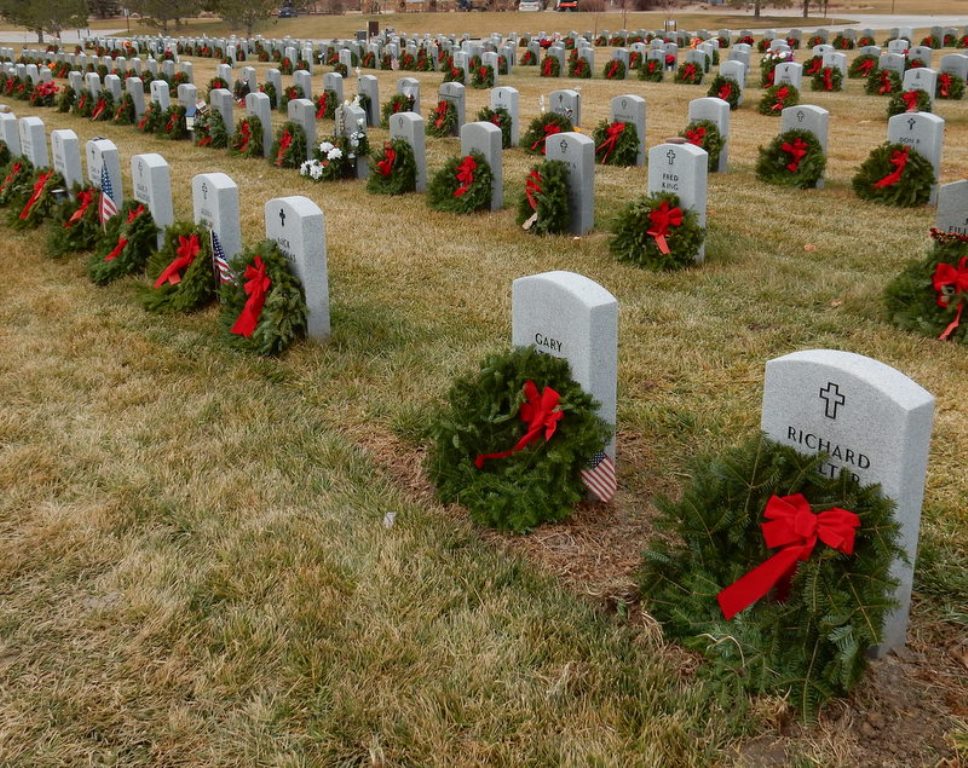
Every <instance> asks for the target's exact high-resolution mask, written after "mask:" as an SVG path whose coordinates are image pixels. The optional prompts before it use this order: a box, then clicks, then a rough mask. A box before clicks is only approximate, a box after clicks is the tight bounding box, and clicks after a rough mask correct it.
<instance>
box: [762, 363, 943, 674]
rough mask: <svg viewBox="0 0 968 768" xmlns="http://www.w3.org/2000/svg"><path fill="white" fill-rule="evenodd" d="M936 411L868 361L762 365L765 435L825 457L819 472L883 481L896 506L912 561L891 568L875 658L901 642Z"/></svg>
mask: <svg viewBox="0 0 968 768" xmlns="http://www.w3.org/2000/svg"><path fill="white" fill-rule="evenodd" d="M933 414H934V397H933V396H932V395H931V394H930V393H929V392H927V391H926V390H924V389H922V388H921V387H920V386H918V385H917V384H916V383H915V382H913V381H912V380H911V379H909V378H908V377H907V376H905V375H904V374H902V373H901V372H900V371H897V370H895V369H894V368H891V367H889V366H887V365H885V364H884V363H881V362H879V361H877V360H872V359H871V358H869V357H863V356H861V355H857V354H853V353H851V352H840V351H834V350H828V349H815V350H807V351H803V352H794V353H793V354H789V355H786V356H784V357H780V358H776V359H774V360H770V361H769V362H768V363H767V364H766V380H765V382H764V385H763V412H762V417H761V425H760V428H761V429H762V430H763V432H765V433H766V434H767V435H768V436H769V437H771V438H772V439H773V440H776V441H777V442H779V443H781V444H783V445H788V446H791V447H793V448H795V449H796V450H798V451H800V452H802V453H807V454H809V453H825V454H827V457H828V460H827V462H826V463H824V464H823V465H822V467H821V470H820V471H821V473H822V474H824V475H826V476H829V477H835V476H837V475H838V474H839V473H840V472H841V470H845V471H847V472H849V473H851V474H852V475H853V476H854V477H855V478H857V479H858V480H859V481H860V482H861V483H863V484H865V485H867V484H872V483H880V485H881V490H882V491H883V492H884V494H885V495H886V496H887V497H889V498H891V499H892V500H893V501H894V502H895V504H896V505H897V506H896V511H895V519H896V520H897V522H898V523H899V524H900V525H901V540H900V544H901V546H902V547H903V549H904V550H905V552H906V553H907V556H908V560H909V562H908V563H904V562H901V561H896V562H895V563H894V564H893V566H892V569H891V572H892V575H893V576H894V577H895V578H897V579H899V581H900V585H899V587H898V588H897V590H896V592H895V595H894V596H895V598H896V599H897V600H898V602H899V603H900V607H899V608H898V609H897V610H895V611H894V612H893V613H891V614H890V615H889V616H888V617H887V618H886V620H885V625H884V628H883V634H884V640H883V643H882V644H881V645H880V646H879V648H878V655H883V654H885V653H887V652H888V651H889V650H891V649H892V648H897V647H900V646H902V645H904V642H905V635H906V631H907V619H908V611H909V609H910V604H911V582H912V576H913V573H914V564H915V559H916V557H917V547H918V529H919V525H920V519H921V501H922V499H923V497H924V478H925V472H926V470H927V465H928V447H929V444H930V441H931V426H932V421H933Z"/></svg>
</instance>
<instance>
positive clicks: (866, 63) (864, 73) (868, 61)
mask: <svg viewBox="0 0 968 768" xmlns="http://www.w3.org/2000/svg"><path fill="white" fill-rule="evenodd" d="M878 68H879V61H878V58H877V56H875V55H874V54H872V53H862V54H861V55H860V56H858V57H857V58H855V59H854V60H853V61H852V62H850V66H849V67H847V77H849V78H850V79H851V80H860V79H862V78H863V79H866V78H869V77H870V76H871V75H872V74H873V73H874V72H876V71H877V70H878Z"/></svg>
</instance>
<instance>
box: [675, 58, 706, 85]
mask: <svg viewBox="0 0 968 768" xmlns="http://www.w3.org/2000/svg"><path fill="white" fill-rule="evenodd" d="M702 78H703V68H702V67H701V66H699V65H698V64H695V63H694V62H691V61H686V62H683V63H682V64H680V65H679V67H678V68H677V69H676V75H675V82H677V83H680V84H684V85H701V84H702Z"/></svg>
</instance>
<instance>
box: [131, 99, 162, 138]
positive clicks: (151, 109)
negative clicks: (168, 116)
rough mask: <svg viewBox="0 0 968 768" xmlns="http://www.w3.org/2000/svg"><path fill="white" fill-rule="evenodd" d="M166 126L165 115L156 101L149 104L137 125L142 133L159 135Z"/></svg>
mask: <svg viewBox="0 0 968 768" xmlns="http://www.w3.org/2000/svg"><path fill="white" fill-rule="evenodd" d="M164 126H165V113H164V111H163V110H162V108H161V107H160V106H159V105H158V104H157V103H156V102H154V101H150V102H148V105H147V106H146V107H145V111H144V113H143V114H142V115H141V119H140V120H139V121H138V122H137V124H136V125H135V128H137V129H138V130H139V131H141V132H142V133H158V132H159V131H161V129H162V128H164Z"/></svg>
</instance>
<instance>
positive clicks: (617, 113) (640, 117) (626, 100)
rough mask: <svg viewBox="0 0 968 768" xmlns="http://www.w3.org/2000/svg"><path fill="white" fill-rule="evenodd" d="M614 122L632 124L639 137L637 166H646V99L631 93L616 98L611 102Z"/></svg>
mask: <svg viewBox="0 0 968 768" xmlns="http://www.w3.org/2000/svg"><path fill="white" fill-rule="evenodd" d="M610 106H611V120H612V122H619V123H630V124H631V125H633V126H635V132H636V134H637V135H638V137H639V153H638V155H637V157H636V160H635V164H636V165H645V111H646V110H645V99H643V98H642V97H641V96H635V95H633V94H630V93H626V94H623V95H622V96H616V97H615V98H613V99H612V101H611V102H610Z"/></svg>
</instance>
